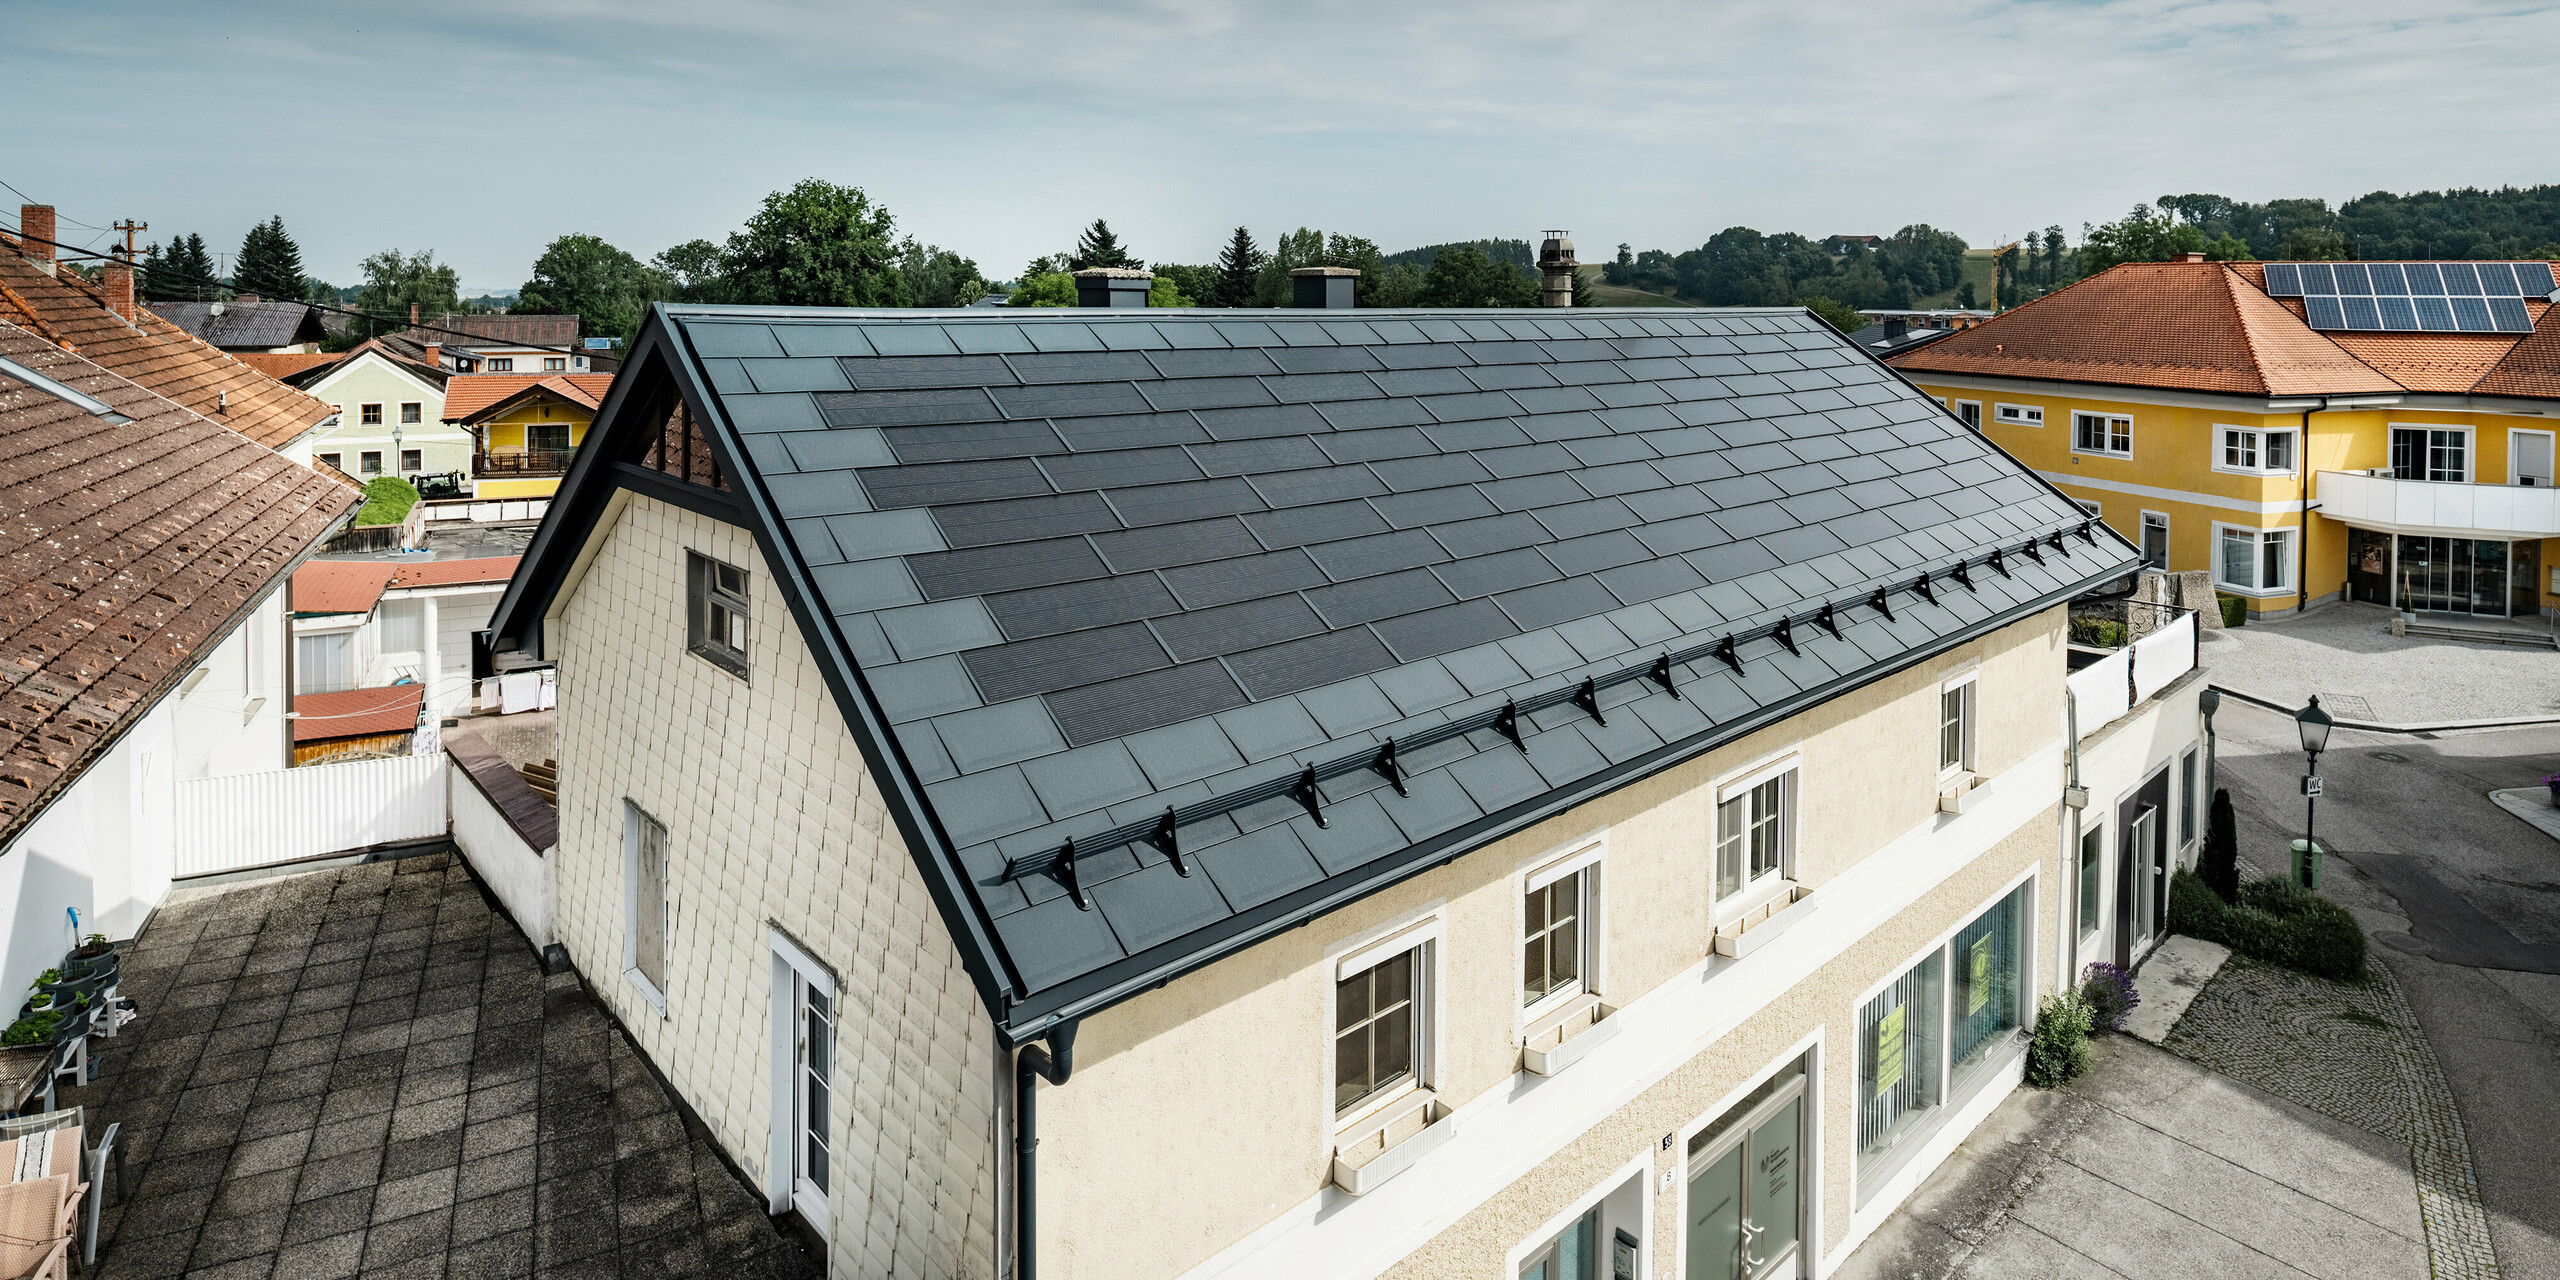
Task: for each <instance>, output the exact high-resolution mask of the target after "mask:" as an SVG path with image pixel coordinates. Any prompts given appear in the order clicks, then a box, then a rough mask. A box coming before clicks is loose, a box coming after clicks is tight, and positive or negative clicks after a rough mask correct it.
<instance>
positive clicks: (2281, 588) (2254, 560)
mask: <svg viewBox="0 0 2560 1280" xmlns="http://www.w3.org/2000/svg"><path fill="white" fill-rule="evenodd" d="M2226 532H2230V533H2245V534H2248V535H2249V536H2250V539H2251V541H2252V543H2253V544H2255V550H2253V551H2252V552H2251V553H2250V561H2249V563H2250V565H2251V567H2252V569H2253V570H2254V569H2256V568H2263V567H2264V566H2265V565H2266V545H2265V544H2266V539H2267V538H2268V537H2269V536H2277V537H2282V538H2283V539H2284V541H2285V551H2284V556H2283V559H2282V560H2281V561H2280V562H2279V563H2280V565H2281V566H2282V568H2283V569H2284V581H2283V582H2281V583H2278V584H2277V585H2275V586H2271V587H2270V586H2241V585H2239V584H2237V583H2234V582H2229V581H2225V580H2224V578H2223V576H2222V537H2223V534H2224V533H2226ZM2212 556H2213V559H2212V563H2211V567H2212V571H2213V585H2214V588H2215V589H2216V590H2219V591H2228V592H2230V593H2231V594H2233V595H2235V596H2245V597H2247V598H2249V599H2252V600H2272V599H2276V598H2277V597H2280V596H2289V595H2292V594H2293V593H2294V588H2293V584H2294V583H2296V582H2299V581H2301V574H2302V563H2301V562H2302V533H2301V531H2300V530H2298V529H2295V528H2294V527H2293V526H2291V525H2279V526H2274V527H2262V526H2259V525H2254V524H2229V523H2226V522H2224V521H2220V520H2216V521H2214V522H2213V547H2212Z"/></svg>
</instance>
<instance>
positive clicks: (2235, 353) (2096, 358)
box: [1886, 262, 2402, 396]
mask: <svg viewBox="0 0 2560 1280" xmlns="http://www.w3.org/2000/svg"><path fill="white" fill-rule="evenodd" d="M2252 265H2254V264H2252ZM1886 363H1888V364H1891V365H1893V366H1894V367H1895V368H1898V369H1902V370H1905V371H1908V372H1912V373H1952V374H1984V375H1990V376H1994V377H2009V378H2042V379H2051V380H2053V381H2058V382H2096V383H2106V384H2110V385H2115V386H2134V387H2163V388H2174V389H2179V390H2192V391H2218V392H2224V393H2229V394H2236V395H2252V396H2284V395H2307V394H2320V393H2345V392H2374V391H2398V390H2401V389H2402V388H2401V386H2400V384H2398V383H2396V382H2393V381H2392V380H2391V379H2390V378H2388V377H2386V376H2384V375H2383V374H2382V373H2380V372H2378V371H2376V370H2375V369H2373V368H2372V367H2371V366H2369V365H2366V364H2365V363H2363V362H2362V361H2360V360H2358V359H2356V357H2355V356H2354V355H2353V354H2351V353H2349V352H2348V351H2347V350H2346V349H2345V348H2343V347H2341V346H2339V345H2338V344H2337V343H2335V342H2332V341H2330V340H2329V339H2328V338H2327V337H2326V336H2324V335H2322V334H2320V333H2319V332H2317V331H2315V330H2313V329H2312V328H2311V327H2310V326H2308V325H2305V324H2304V323H2303V322H2302V320H2301V318H2300V317H2298V316H2296V315H2294V314H2293V313H2292V312H2290V311H2288V310H2286V309H2285V308H2284V306H2283V305H2282V304H2280V303H2278V302H2277V301H2276V300H2275V299H2273V298H2270V297H2268V296H2267V295H2266V294H2265V293H2264V292H2263V291H2261V290H2260V289H2259V288H2258V287H2257V286H2256V285H2254V284H2252V283H2251V282H2250V280H2249V278H2247V277H2246V276H2244V275H2242V274H2241V273H2240V272H2238V271H2235V270H2233V269H2232V268H2231V267H2229V266H2226V265H2225V264H2222V263H2187V262H2145V263H2127V264H2125V265H2123V266H2119V267H2115V268H2112V269H2110V270H2107V271H2104V272H2101V273H2099V274H2098V275H2096V276H2092V277H2091V278H2089V279H2087V280H2083V281H2081V282H2080V283H2078V284H2076V285H2073V286H2071V287H2070V288H2068V289H2065V290H2063V291H2061V292H2060V293H2054V294H2048V295H2046V296H2044V297H2042V298H2039V299H2037V300H2035V301H2034V302H2030V303H2028V304H2026V305H2025V306H2022V307H2019V308H2017V309H2016V310H2014V311H2010V312H2007V313H2005V314H2003V315H2001V316H1999V317H1997V318H1995V319H1992V320H1988V321H1985V322H1984V323H1982V324H1978V325H1975V326H1974V327H1972V328H1970V329H1967V330H1965V331H1963V332H1961V333H1958V334H1955V335H1954V336H1952V337H1948V338H1942V339H1940V340H1939V341H1936V342H1933V343H1930V344H1929V345H1928V346H1925V347H1922V348H1920V349H1919V350H1917V351H1913V352H1909V353H1907V354H1904V355H1899V356H1895V357H1892V358H1891V359H1889V360H1888V361H1887V362H1886Z"/></svg>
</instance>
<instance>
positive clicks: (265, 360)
mask: <svg viewBox="0 0 2560 1280" xmlns="http://www.w3.org/2000/svg"><path fill="white" fill-rule="evenodd" d="M231 358H232V359H234V360H237V361H239V362H240V363H242V364H245V365H247V366H249V367H250V368H252V369H255V370H257V371H258V372H260V373H263V374H265V375H267V376H268V377H270V378H274V379H275V380H277V381H279V382H281V381H283V380H285V379H286V378H290V377H292V376H293V375H295V374H297V373H300V372H302V371H303V370H305V369H317V368H319V367H320V366H322V365H324V364H336V363H337V362H338V361H339V360H340V359H342V358H344V357H343V355H342V353H339V352H335V351H311V352H302V351H283V352H268V351H242V352H237V353H234V354H233V355H232V357H231Z"/></svg>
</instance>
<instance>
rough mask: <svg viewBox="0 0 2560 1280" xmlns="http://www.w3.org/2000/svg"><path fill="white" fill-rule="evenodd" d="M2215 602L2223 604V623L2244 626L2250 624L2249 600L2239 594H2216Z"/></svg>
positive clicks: (2229, 625) (2231, 625) (2228, 625)
mask: <svg viewBox="0 0 2560 1280" xmlns="http://www.w3.org/2000/svg"><path fill="white" fill-rule="evenodd" d="M2213 599H2214V603H2216V604H2219V605H2221V606H2222V625H2224V626H2226V627H2243V626H2247V625H2248V624H2249V602H2248V601H2247V600H2244V599H2241V598H2240V597H2239V596H2228V595H2221V594H2216V595H2215V596H2214V597H2213Z"/></svg>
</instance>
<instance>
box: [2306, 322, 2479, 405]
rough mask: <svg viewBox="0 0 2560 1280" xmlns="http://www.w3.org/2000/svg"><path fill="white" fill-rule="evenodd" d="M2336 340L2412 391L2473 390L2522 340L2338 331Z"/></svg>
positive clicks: (2457, 392) (2462, 334)
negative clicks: (2473, 386) (2475, 384)
mask: <svg viewBox="0 0 2560 1280" xmlns="http://www.w3.org/2000/svg"><path fill="white" fill-rule="evenodd" d="M2329 337H2330V339H2331V340H2332V341H2334V342H2336V343H2337V344H2338V345H2339V346H2340V347H2343V348H2345V349H2346V350H2347V351H2348V352H2350V353H2352V354H2353V355H2354V356H2355V357H2356V358H2357V359H2359V360H2362V361H2364V362H2365V363H2366V364H2368V365H2371V366H2372V367H2373V368H2375V369H2377V370H2380V371H2381V372H2382V373H2383V375H2384V376H2386V377H2388V378H2390V379H2391V380H2392V381H2393V382H2397V383H2399V384H2400V385H2401V386H2404V387H2407V388H2408V389H2410V390H2411V391H2441V392H2451V393H2453V394H2455V395H2460V394H2461V393H2463V392H2465V391H2469V390H2470V389H2471V387H2472V384H2474V383H2477V382H2478V381H2480V375H2482V374H2485V373H2487V372H2488V371H2489V370H2490V369H2491V368H2493V367H2495V366H2496V365H2497V363H2498V358H2499V357H2501V356H2503V355H2505V354H2507V350H2508V349H2509V348H2511V347H2513V346H2515V344H2516V336H2515V335H2514V334H2512V333H2333V334H2330V335H2329Z"/></svg>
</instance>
